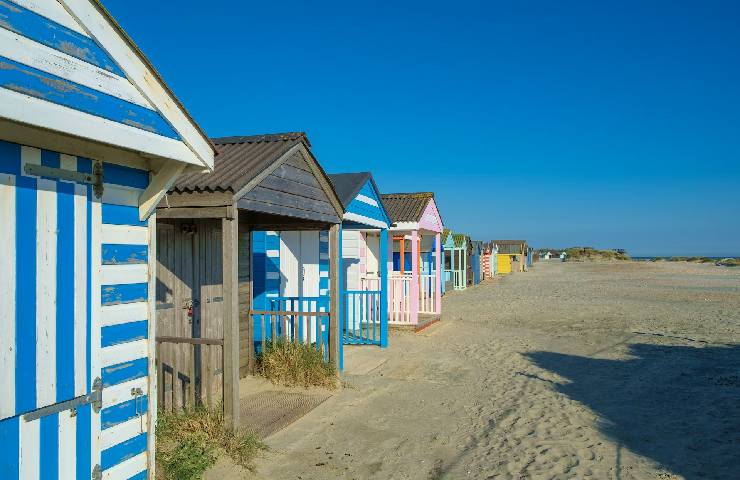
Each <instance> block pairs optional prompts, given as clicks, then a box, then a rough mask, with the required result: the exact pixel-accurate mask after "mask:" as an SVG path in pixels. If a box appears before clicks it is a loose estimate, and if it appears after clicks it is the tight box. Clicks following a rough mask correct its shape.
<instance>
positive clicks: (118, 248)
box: [102, 243, 149, 265]
mask: <svg viewBox="0 0 740 480" xmlns="http://www.w3.org/2000/svg"><path fill="white" fill-rule="evenodd" d="M102 250H103V265H122V264H134V263H147V262H148V260H149V250H148V248H147V246H146V245H123V244H116V243H104V244H103V247H102Z"/></svg>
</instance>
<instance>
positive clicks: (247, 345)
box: [237, 223, 253, 377]
mask: <svg viewBox="0 0 740 480" xmlns="http://www.w3.org/2000/svg"><path fill="white" fill-rule="evenodd" d="M251 237H252V235H251V232H250V229H249V225H247V224H245V223H240V224H239V242H238V246H237V249H238V252H237V257H238V262H239V266H238V282H239V338H240V339H241V342H240V348H239V376H240V377H245V376H247V375H248V374H249V373H251V371H252V367H253V365H252V362H250V359H251V358H252V357H251V355H250V352H251V349H252V348H253V346H252V345H251V342H249V341H248V340H249V338H250V334H249V332H250V329H251V327H252V322H251V321H250V318H249V310H250V308H251V304H252V244H251Z"/></svg>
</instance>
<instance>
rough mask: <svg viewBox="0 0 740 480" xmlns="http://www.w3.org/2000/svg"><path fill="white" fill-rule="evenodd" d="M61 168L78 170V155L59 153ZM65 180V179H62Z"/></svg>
mask: <svg viewBox="0 0 740 480" xmlns="http://www.w3.org/2000/svg"><path fill="white" fill-rule="evenodd" d="M59 168H61V169H62V170H71V171H73V172H76V171H77V157H75V156H73V155H67V154H66V153H60V154H59ZM62 181H64V180H62Z"/></svg>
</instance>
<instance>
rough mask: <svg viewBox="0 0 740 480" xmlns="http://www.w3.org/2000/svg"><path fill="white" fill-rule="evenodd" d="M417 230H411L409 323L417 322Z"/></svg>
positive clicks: (415, 323)
mask: <svg viewBox="0 0 740 480" xmlns="http://www.w3.org/2000/svg"><path fill="white" fill-rule="evenodd" d="M418 239H419V231H418V230H412V231H411V285H410V287H409V295H410V296H411V298H410V302H409V308H410V309H411V323H412V324H414V325H417V324H418V323H419V242H418Z"/></svg>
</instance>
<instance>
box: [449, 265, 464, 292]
mask: <svg viewBox="0 0 740 480" xmlns="http://www.w3.org/2000/svg"><path fill="white" fill-rule="evenodd" d="M452 273H453V275H454V279H455V281H454V283H453V285H454V287H455V289H456V290H462V289H464V288H465V287H466V286H467V285H465V282H464V281H463V271H462V270H453V272H452Z"/></svg>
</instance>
